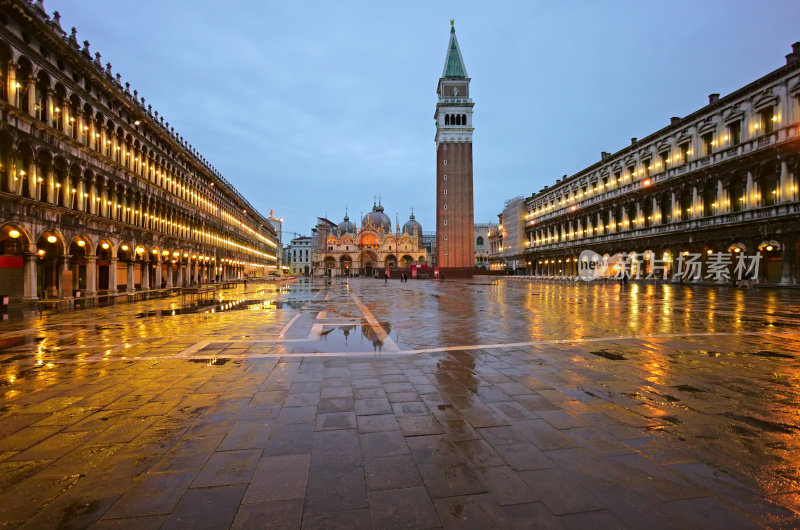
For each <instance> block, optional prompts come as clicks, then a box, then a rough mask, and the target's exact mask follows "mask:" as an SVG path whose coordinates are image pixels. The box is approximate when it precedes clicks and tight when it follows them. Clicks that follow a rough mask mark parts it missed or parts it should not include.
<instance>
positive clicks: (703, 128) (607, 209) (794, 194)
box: [525, 43, 800, 285]
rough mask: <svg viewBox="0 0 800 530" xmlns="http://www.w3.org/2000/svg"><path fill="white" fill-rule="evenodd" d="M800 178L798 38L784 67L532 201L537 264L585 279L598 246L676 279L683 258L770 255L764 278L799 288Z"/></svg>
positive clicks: (530, 227)
mask: <svg viewBox="0 0 800 530" xmlns="http://www.w3.org/2000/svg"><path fill="white" fill-rule="evenodd" d="M799 175H800V43H796V44H794V45H793V51H792V53H790V54H789V55H787V56H786V64H785V65H784V66H781V67H780V68H778V69H777V70H774V71H773V72H770V73H769V74H767V75H765V76H764V77H762V78H760V79H757V80H755V81H753V82H752V83H750V84H749V85H747V86H744V87H742V88H740V89H739V90H736V91H735V92H733V93H732V94H729V95H727V96H725V97H719V94H711V95H710V96H709V98H708V105H706V106H704V107H702V108H700V109H698V110H697V111H695V112H693V113H691V114H689V115H688V116H684V117H674V118H672V120H671V123H670V124H669V125H667V126H666V127H664V128H663V129H661V130H659V131H656V132H654V133H653V134H651V135H649V136H647V137H646V138H642V139H636V138H633V139H632V140H631V144H630V145H628V146H627V147H625V148H623V149H621V150H619V151H617V152H616V153H603V154H602V156H601V159H600V160H599V161H597V162H596V163H594V164H592V165H591V166H589V167H587V168H585V169H583V170H581V171H578V172H577V173H575V174H573V175H571V176H565V177H564V178H562V179H559V180H558V181H556V182H555V183H554V184H553V185H551V186H547V187H545V188H544V189H542V190H541V191H539V192H538V193H535V194H533V195H532V196H530V197H528V198H527V199H526V200H525V206H526V214H525V215H526V221H525V230H526V234H527V238H528V249H527V251H526V253H525V259H526V261H527V263H526V265H527V268H528V270H529V271H530V272H531V273H533V274H536V275H544V276H573V277H574V276H577V275H578V257H579V256H580V254H581V252H582V251H583V250H587V249H588V250H592V251H594V252H597V253H598V254H600V255H603V256H613V255H622V256H627V257H628V258H629V262H630V263H639V265H638V266H639V267H640V270H638V271H636V270H634V271H633V272H634V273H635V274H637V275H639V276H648V275H650V272H651V271H652V272H655V274H654V275H652V276H651V277H656V278H661V277H669V278H673V279H674V277H675V274H674V273H675V272H676V267H677V265H678V264H679V258H680V256H700V257H702V260H703V264H704V265H705V264H706V261H707V260H708V259H709V258H714V259H715V260H718V259H722V258H724V259H725V260H730V261H731V265H730V266H731V267H734V263H735V262H736V261H737V259H736V257H737V255H740V254H741V255H742V256H744V255H747V256H754V257H755V256H760V258H759V261H758V263H759V268H758V275H757V276H758V277H757V278H756V280H757V281H758V282H760V283H766V284H782V285H797V284H798V283H800V273H799V272H798V262H800V193H798V176H799ZM655 263H658V264H659V270H657V271H656V270H654V269H653V265H654V264H655ZM664 267H665V268H664ZM729 276H730V275H729ZM707 279H708V278H707V277H702V278H700V280H707ZM712 279H713V280H715V281H717V280H718V281H732V280H728V279H725V278H721V277H720V278H712ZM692 280H694V278H692Z"/></svg>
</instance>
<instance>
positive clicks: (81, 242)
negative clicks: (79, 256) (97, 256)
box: [76, 239, 86, 247]
mask: <svg viewBox="0 0 800 530" xmlns="http://www.w3.org/2000/svg"><path fill="white" fill-rule="evenodd" d="M76 244H77V245H78V246H79V247H85V246H86V241H84V240H83V239H79V240H78V242H77V243H76Z"/></svg>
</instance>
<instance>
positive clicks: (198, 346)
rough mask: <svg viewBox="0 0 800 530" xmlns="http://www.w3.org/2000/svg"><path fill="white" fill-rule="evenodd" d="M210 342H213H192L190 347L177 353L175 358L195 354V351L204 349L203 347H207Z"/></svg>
mask: <svg viewBox="0 0 800 530" xmlns="http://www.w3.org/2000/svg"><path fill="white" fill-rule="evenodd" d="M209 344H211V343H210V342H208V341H204V342H195V343H194V344H192V345H191V346H189V347H188V348H186V349H185V350H183V351H182V352H180V353H178V354H177V355H175V356H174V358H175V359H181V358H185V357H191V356H192V355H194V354H195V353H197V352H199V351H200V350H202V349H203V348H205V347H206V346H208V345H209Z"/></svg>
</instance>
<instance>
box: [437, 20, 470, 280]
mask: <svg viewBox="0 0 800 530" xmlns="http://www.w3.org/2000/svg"><path fill="white" fill-rule="evenodd" d="M469 82H470V79H469V77H468V76H467V69H466V68H465V67H464V59H463V58H462V57H461V50H460V49H459V47H458V40H456V29H455V25H454V22H453V20H450V42H449V43H448V45H447V55H446V56H445V60H444V70H443V71H442V77H441V78H440V79H439V86H438V88H437V90H436V92H437V94H438V95H439V101H438V102H437V103H436V113H435V114H434V116H433V118H434V119H435V120H436V265H437V267H438V268H439V274H444V275H445V277H447V278H453V277H468V276H472V272H473V269H474V267H475V240H474V237H475V229H474V214H473V207H474V204H473V198H472V131H473V128H472V107H473V106H474V103H473V102H472V99H470V94H469Z"/></svg>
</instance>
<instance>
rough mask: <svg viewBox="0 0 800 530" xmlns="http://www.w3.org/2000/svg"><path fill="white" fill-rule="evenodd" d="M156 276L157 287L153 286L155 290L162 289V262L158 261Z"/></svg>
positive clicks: (156, 263)
mask: <svg viewBox="0 0 800 530" xmlns="http://www.w3.org/2000/svg"><path fill="white" fill-rule="evenodd" d="M155 266H156V274H155V283H156V284H155V285H154V286H153V287H154V288H155V289H161V261H160V260H156V262H155Z"/></svg>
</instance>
